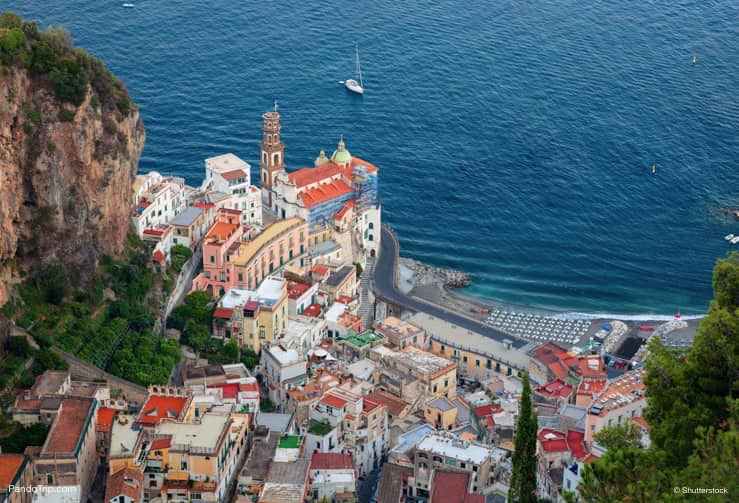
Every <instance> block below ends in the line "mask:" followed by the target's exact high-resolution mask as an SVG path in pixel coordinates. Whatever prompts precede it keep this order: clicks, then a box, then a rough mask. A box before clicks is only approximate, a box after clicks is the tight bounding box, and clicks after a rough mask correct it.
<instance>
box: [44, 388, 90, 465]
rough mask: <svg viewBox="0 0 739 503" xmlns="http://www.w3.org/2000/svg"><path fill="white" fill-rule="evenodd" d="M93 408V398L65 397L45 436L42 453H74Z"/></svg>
mask: <svg viewBox="0 0 739 503" xmlns="http://www.w3.org/2000/svg"><path fill="white" fill-rule="evenodd" d="M94 409H95V399H94V398H77V397H75V398H71V397H70V398H65V399H63V400H62V405H61V407H60V408H59V413H58V414H57V416H56V420H55V421H54V425H53V426H52V428H51V431H50V432H49V436H48V437H47V438H46V443H45V445H44V449H43V451H42V452H43V453H52V454H53V453H57V454H70V453H74V452H75V450H76V448H77V444H78V443H79V442H80V439H81V437H82V436H83V435H84V434H85V426H87V424H88V418H89V417H90V415H91V414H92V413H93V410H94Z"/></svg>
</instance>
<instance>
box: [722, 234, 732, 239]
mask: <svg viewBox="0 0 739 503" xmlns="http://www.w3.org/2000/svg"><path fill="white" fill-rule="evenodd" d="M724 239H725V240H726V241H731V240H732V239H734V235H733V234H727V235H726V236H724Z"/></svg>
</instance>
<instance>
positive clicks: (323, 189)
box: [299, 180, 352, 208]
mask: <svg viewBox="0 0 739 503" xmlns="http://www.w3.org/2000/svg"><path fill="white" fill-rule="evenodd" d="M351 192H352V188H351V187H349V186H348V185H347V184H346V183H345V182H344V181H343V180H333V181H331V182H329V183H323V184H321V185H319V186H318V187H315V188H312V189H308V190H306V191H305V192H301V193H300V194H299V197H300V200H301V201H303V206H305V207H306V208H312V207H313V206H316V205H318V204H321V203H325V202H326V201H329V200H331V199H336V198H337V197H341V196H343V195H346V194H349V193H351Z"/></svg>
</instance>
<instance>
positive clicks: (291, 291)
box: [287, 281, 312, 300]
mask: <svg viewBox="0 0 739 503" xmlns="http://www.w3.org/2000/svg"><path fill="white" fill-rule="evenodd" d="M311 286H312V285H306V284H305V283H299V282H297V281H288V282H287V296H288V297H289V298H291V299H293V300H295V299H299V298H300V296H301V295H303V294H304V293H305V292H307V291H308V290H309V289H310V287H311Z"/></svg>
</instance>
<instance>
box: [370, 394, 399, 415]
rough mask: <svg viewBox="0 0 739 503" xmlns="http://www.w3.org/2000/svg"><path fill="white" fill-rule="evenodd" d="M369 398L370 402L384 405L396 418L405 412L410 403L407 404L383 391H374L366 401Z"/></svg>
mask: <svg viewBox="0 0 739 503" xmlns="http://www.w3.org/2000/svg"><path fill="white" fill-rule="evenodd" d="M368 398H369V399H370V400H374V401H375V402H378V403H381V404H383V405H384V406H385V407H387V410H388V412H389V413H390V414H391V415H392V416H396V417H397V416H398V415H400V414H401V413H402V412H403V410H405V408H406V407H408V405H409V404H408V402H406V401H405V400H402V399H400V398H398V397H396V396H395V395H392V394H390V393H388V392H387V391H382V390H377V391H373V392H372V393H370V394H369V395H367V396H366V397H365V398H364V399H365V400H367V399H368Z"/></svg>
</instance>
